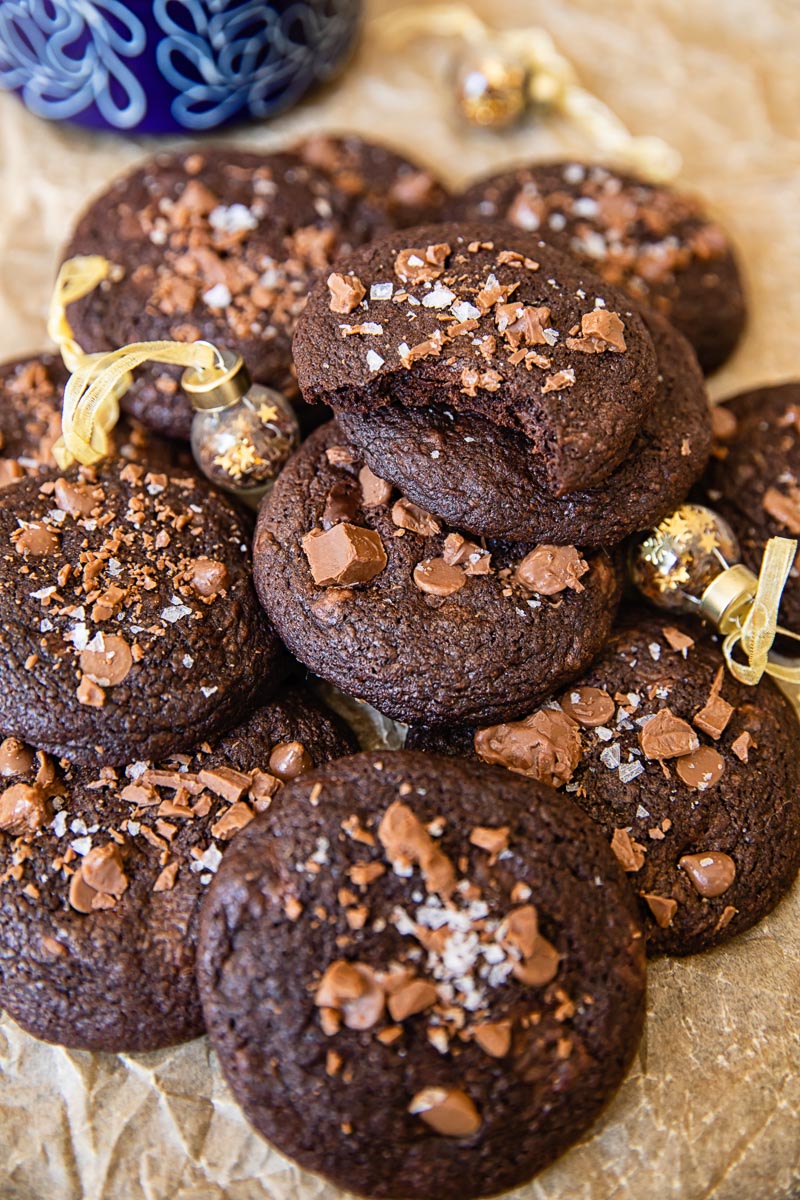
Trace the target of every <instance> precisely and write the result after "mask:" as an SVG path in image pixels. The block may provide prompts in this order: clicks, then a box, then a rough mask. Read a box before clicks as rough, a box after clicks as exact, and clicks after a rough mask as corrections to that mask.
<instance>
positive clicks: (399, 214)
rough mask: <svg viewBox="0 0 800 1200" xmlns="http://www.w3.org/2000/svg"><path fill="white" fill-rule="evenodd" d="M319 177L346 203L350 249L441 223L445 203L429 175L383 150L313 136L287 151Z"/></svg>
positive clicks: (349, 138) (353, 139)
mask: <svg viewBox="0 0 800 1200" xmlns="http://www.w3.org/2000/svg"><path fill="white" fill-rule="evenodd" d="M291 153H293V154H296V155H297V157H298V158H300V159H302V160H303V162H304V163H307V164H308V165H309V166H312V167H314V168H315V169H316V170H317V171H322V172H323V173H324V174H325V175H327V176H328V177H329V179H330V181H331V184H332V186H333V187H334V188H335V190H336V192H337V193H339V194H340V195H342V196H345V197H347V200H348V204H349V208H348V213H347V230H348V235H349V239H350V241H351V243H352V244H353V245H354V246H357V245H361V244H362V243H363V242H371V241H372V240H373V239H374V238H376V237H382V236H384V235H385V234H387V233H391V232H392V230H394V229H406V228H408V226H409V225H423V224H427V223H429V222H431V221H438V220H440V219H441V217H442V215H443V213H444V208H445V205H446V204H447V203H449V202H450V200H451V197H450V196H449V195H448V193H447V192H446V191H445V189H444V187H443V186H442V184H441V183H440V181H439V180H438V179H436V178H435V177H434V176H433V175H432V174H431V172H430V171H428V170H426V169H425V168H423V167H420V166H419V164H418V163H414V162H411V161H410V160H409V159H408V158H406V157H405V155H403V154H398V153H397V152H396V151H394V150H390V149H389V148H388V146H381V145H378V144H377V143H376V142H367V141H365V140H364V138H362V137H358V136H357V135H356V134H352V133H351V134H342V135H330V134H324V133H323V134H318V135H316V136H314V137H310V138H306V140H305V141H303V142H300V143H299V144H298V145H296V146H293V147H292V148H291Z"/></svg>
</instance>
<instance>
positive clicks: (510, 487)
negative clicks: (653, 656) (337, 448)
mask: <svg viewBox="0 0 800 1200" xmlns="http://www.w3.org/2000/svg"><path fill="white" fill-rule="evenodd" d="M643 316H644V319H645V322H646V323H647V325H648V328H649V329H650V332H651V334H652V337H653V343H654V345H655V347H656V352H657V354H658V362H659V367H660V376H659V391H658V395H657V397H656V400H655V402H654V404H653V407H652V409H651V411H650V412H649V413H648V415H647V416H646V417H645V420H644V423H643V425H642V429H641V432H640V433H639V434H638V435H637V436H636V437H635V438H634V440H633V443H632V445H631V448H630V450H629V452H628V456H627V458H625V459H624V461H623V462H622V463H621V464H620V466H618V467H617V469H616V470H615V471H613V472H612V473H611V475H609V477H608V479H606V481H605V482H604V483H603V484H601V486H600V487H598V488H593V489H591V490H589V491H583V492H571V493H570V494H569V495H568V496H564V497H562V498H561V499H555V498H554V497H553V496H551V495H549V493H548V492H547V490H546V489H545V488H544V487H542V482H541V471H540V470H537V466H536V463H535V460H532V458H531V455H530V453H529V448H528V443H526V441H525V439H524V438H523V437H521V436H520V435H519V434H515V433H512V432H511V431H510V430H507V429H500V428H498V427H497V426H495V425H492V423H491V422H490V421H487V420H485V419H484V418H481V417H470V416H463V415H459V416H456V415H455V414H454V413H451V412H449V411H448V410H443V409H438V408H437V409H434V408H431V409H419V410H413V411H412V410H410V409H401V408H399V407H397V406H392V407H391V408H381V409H378V410H377V411H376V412H373V413H355V412H348V413H342V414H341V415H340V417H339V424H340V426H341V428H342V430H343V431H344V433H345V435H346V436H347V437H348V438H349V439H350V440H351V441H352V442H354V443H355V444H356V445H357V446H359V447H360V449H361V451H362V453H363V455H364V458H365V460H366V462H367V463H368V464H369V466H370V468H371V469H372V470H373V471H374V472H375V473H376V474H378V475H380V476H382V477H383V478H384V479H389V480H391V481H392V483H394V484H395V485H396V486H397V487H399V488H401V489H402V491H403V492H404V493H405V495H406V496H408V497H409V498H410V499H411V500H413V501H415V503H417V504H421V505H422V506H423V507H424V508H427V509H430V511H431V512H435V513H436V514H437V515H438V516H440V517H442V518H444V520H446V521H448V522H450V524H453V525H456V526H458V527H459V528H461V529H465V530H467V531H468V532H469V533H471V534H476V535H478V536H485V537H506V538H512V539H514V540H520V541H522V540H536V541H548V542H555V543H569V542H578V543H579V544H581V545H584V546H603V545H606V546H608V545H612V544H614V543H616V542H619V541H621V540H622V539H623V538H625V537H627V536H628V534H630V533H633V532H634V530H637V529H647V528H649V526H651V525H654V524H656V523H657V522H658V521H660V520H661V518H662V517H665V516H666V515H667V514H668V513H670V512H672V510H673V509H674V508H675V507H676V506H677V505H678V504H680V503H681V501H682V500H684V499H685V497H686V495H687V494H688V492H689V489H690V488H691V486H692V484H693V483H694V482H695V481H696V480H697V478H698V477H699V475H700V474H701V472H702V471H703V468H704V467H705V465H706V462H707V461H708V455H709V450H710V446H711V421H710V414H709V408H708V401H707V399H706V394H705V389H704V387H703V378H702V375H701V374H700V370H699V368H698V366H697V360H696V358H695V356H694V352H693V350H692V348H691V346H689V344H688V342H687V341H686V340H685V339H684V338H683V337H681V335H680V334H679V333H677V332H676V330H675V329H673V327H672V326H671V325H669V324H668V323H667V322H666V321H665V320H664V319H663V318H662V317H658V316H656V315H655V314H654V313H648V314H644V313H643Z"/></svg>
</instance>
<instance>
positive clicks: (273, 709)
mask: <svg viewBox="0 0 800 1200" xmlns="http://www.w3.org/2000/svg"><path fill="white" fill-rule="evenodd" d="M354 749H355V742H354V739H353V737H352V735H351V734H350V733H349V731H347V730H346V729H345V728H344V726H342V724H341V722H339V721H338V720H337V719H336V718H335V717H334V716H333V715H332V714H331V713H329V712H328V711H327V710H326V709H324V708H323V707H322V706H321V705H320V704H318V703H317V702H316V701H315V700H313V699H312V698H311V697H310V696H308V695H307V694H305V693H304V692H303V691H301V690H300V689H299V688H294V689H292V690H291V691H288V692H286V693H285V694H284V695H283V696H282V697H281V698H280V699H278V700H275V701H273V702H272V703H271V704H269V705H267V706H266V707H264V708H260V709H257V710H256V711H255V712H254V713H253V715H252V716H251V717H249V718H248V720H247V721H246V722H245V723H244V724H243V725H240V726H238V727H237V728H236V729H234V730H233V731H232V732H231V733H229V734H227V735H226V736H225V737H223V738H222V739H221V740H219V741H218V742H217V743H216V745H215V746H214V747H213V748H212V747H211V746H209V745H207V744H205V745H204V746H203V747H202V748H200V749H199V750H196V751H195V752H194V753H193V754H191V755H179V756H178V757H177V758H175V759H174V760H172V761H167V762H164V763H160V764H158V765H157V766H155V767H153V766H152V765H151V764H149V763H146V762H137V763H133V764H131V765H129V766H128V767H126V768H125V770H124V771H123V770H120V771H114V770H112V769H111V768H105V769H96V770H92V769H91V768H86V769H83V770H82V769H80V768H75V767H72V766H70V765H69V764H68V763H67V762H66V760H64V761H63V762H62V764H61V765H60V766H57V765H55V764H53V763H52V762H51V760H49V759H47V757H46V756H45V755H43V754H41V753H40V754H38V755H37V756H36V757H34V754H33V751H31V750H29V749H28V748H27V747H26V746H24V745H23V744H22V743H21V742H16V741H15V740H14V739H8V740H6V741H5V742H3V743H2V745H0V775H2V776H4V778H3V779H2V792H0V877H1V878H2V879H3V887H2V892H0V1004H1V1005H2V1006H3V1008H4V1009H6V1011H7V1012H8V1013H10V1015H11V1016H12V1017H13V1018H14V1020H15V1021H17V1023H18V1024H20V1025H21V1026H22V1027H23V1028H24V1029H26V1030H27V1031H28V1032H29V1033H32V1034H34V1036H35V1037H40V1038H44V1039H45V1040H46V1041H49V1042H58V1043H60V1044H61V1045H66V1046H75V1047H79V1048H80V1049H84V1050H111V1051H125V1050H154V1049H157V1048H158V1047H159V1046H167V1045H170V1044H171V1043H173V1042H179V1041H184V1040H186V1039H187V1038H191V1037H197V1036H198V1034H200V1033H202V1031H203V1018H202V1013H201V1010H200V999H199V996H198V995H197V988H196V984H195V974H194V959H195V949H196V945H197V934H198V917H199V902H200V898H201V896H202V895H203V894H204V891H205V887H206V885H207V884H208V883H209V882H210V880H211V878H212V876H213V874H214V872H215V871H216V869H217V866H218V864H219V861H220V858H221V854H222V851H224V850H225V847H226V845H227V844H228V842H229V841H230V839H231V838H232V837H233V836H234V835H235V834H236V833H237V832H238V831H239V830H240V829H242V828H244V826H245V825H246V824H247V823H248V822H249V821H251V820H252V818H253V815H254V813H256V812H261V811H263V810H264V809H265V808H266V807H268V806H269V804H270V803H271V797H272V796H273V795H274V794H275V792H277V790H278V789H279V788H280V786H281V780H288V779H290V778H294V777H295V776H296V775H298V774H301V773H302V772H303V771H307V770H310V769H311V768H312V767H313V766H320V765H321V764H322V763H325V762H327V761H328V760H329V759H331V758H336V757H337V756H339V755H342V754H348V753H350V752H351V751H352V750H354Z"/></svg>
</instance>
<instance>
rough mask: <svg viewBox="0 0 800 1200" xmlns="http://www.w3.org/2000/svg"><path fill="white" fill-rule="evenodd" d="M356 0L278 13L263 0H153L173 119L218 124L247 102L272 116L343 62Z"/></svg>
mask: <svg viewBox="0 0 800 1200" xmlns="http://www.w3.org/2000/svg"><path fill="white" fill-rule="evenodd" d="M358 7H359V6H358V2H357V0H326V3H325V4H324V5H320V4H319V3H316V4H315V3H294V4H290V5H288V6H287V8H286V11H285V12H283V13H279V12H275V11H274V9H272V8H271V7H269V6H267V5H265V4H264V3H263V0H155V2H154V4H153V15H154V17H155V19H156V21H157V22H158V25H159V27H160V28H161V29H162V30H163V32H164V34H165V35H166V36H165V37H164V38H163V39H162V40H161V41H160V42H159V44H158V47H157V49H156V61H157V63H158V67H159V70H160V71H161V74H162V75H163V76H164V78H165V79H166V80H167V81H168V83H170V84H171V85H172V87H173V88H175V90H176V91H177V92H179V93H180V94H179V95H178V96H177V97H176V98H175V100H174V101H173V103H172V115H173V117H174V119H175V120H176V122H177V123H178V124H180V125H182V126H184V128H186V129H197V130H201V129H212V128H213V127H214V126H216V125H219V124H221V123H222V122H223V121H225V120H228V119H229V118H230V117H232V116H234V115H235V114H236V113H237V112H239V111H240V110H242V109H247V110H249V112H250V114H251V115H252V116H254V117H266V116H269V115H271V114H272V113H273V112H275V110H276V109H277V108H279V107H280V108H284V107H288V105H290V104H291V103H293V102H294V101H295V100H298V99H299V98H300V97H301V96H302V95H303V93H304V92H305V91H306V90H307V89H308V88H309V86H310V85H311V84H312V83H313V82H314V81H315V80H321V79H324V78H325V77H326V76H327V75H328V74H330V72H331V71H332V69H333V68H334V67H335V66H336V65H338V62H339V59H340V57H341V55H342V53H343V52H344V50H345V49H346V46H347V44H348V42H349V40H350V37H351V35H352V32H353V27H354V24H355V22H356V19H357V15H358ZM321 8H324V9H325V11H324V12H322V11H320V9H321ZM178 17H180V21H179V20H178V19H177V18H178ZM259 26H260V28H258V27H259Z"/></svg>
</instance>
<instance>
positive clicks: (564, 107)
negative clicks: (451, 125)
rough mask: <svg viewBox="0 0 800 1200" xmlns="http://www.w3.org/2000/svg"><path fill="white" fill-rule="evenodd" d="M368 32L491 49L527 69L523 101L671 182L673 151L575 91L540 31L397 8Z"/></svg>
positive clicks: (455, 10) (453, 9) (449, 7)
mask: <svg viewBox="0 0 800 1200" xmlns="http://www.w3.org/2000/svg"><path fill="white" fill-rule="evenodd" d="M372 28H373V29H374V30H375V31H376V32H377V34H378V36H379V38H381V39H382V40H383V41H385V42H387V43H392V44H394V45H403V44H405V43H406V42H408V41H410V40H411V39H412V38H415V37H418V36H420V35H422V34H425V35H427V36H428V37H461V38H463V39H464V41H466V42H468V43H469V44H470V45H472V46H473V47H477V48H479V49H481V50H483V49H488V52H489V53H491V50H492V48H493V47H494V48H496V49H497V50H498V51H499V52H502V53H503V54H505V55H507V56H508V58H509V60H510V61H512V62H513V61H517V62H519V63H520V64H521V65H524V66H525V67H526V68H527V70H528V74H529V84H528V98H529V100H530V101H531V102H533V103H536V104H541V105H544V106H546V107H547V108H548V109H550V111H551V112H555V113H560V114H561V115H562V116H564V117H565V118H566V119H567V120H568V121H571V122H572V124H573V125H575V126H576V127H577V128H578V129H580V130H581V131H582V132H583V133H585V134H586V135H587V136H588V137H589V138H590V139H591V141H592V142H593V143H594V144H595V145H596V147H597V149H598V150H599V151H600V153H601V154H602V155H605V156H607V157H608V158H613V159H614V160H616V161H617V162H619V163H620V164H621V165H624V166H628V167H630V168H631V169H632V170H633V171H635V172H636V173H637V174H639V175H642V176H644V177H645V178H647V179H650V180H652V181H653V182H656V183H666V182H668V181H669V180H670V179H674V177H675V176H676V175H677V174H678V172H679V171H680V169H681V156H680V154H679V153H678V152H677V150H674V149H673V148H672V147H671V146H669V145H668V144H667V143H666V142H665V141H663V140H662V139H661V138H657V137H635V136H634V135H633V134H632V133H631V132H630V130H629V129H628V128H627V127H626V126H625V125H624V124H623V122H622V121H621V120H620V119H619V117H618V116H617V115H616V114H615V113H614V112H613V111H612V110H611V109H610V108H609V107H608V105H607V104H605V103H604V102H603V101H602V100H600V99H599V98H598V97H597V96H595V95H593V94H592V93H591V92H589V91H588V90H587V89H586V88H584V87H581V85H580V83H579V82H578V77H577V75H576V73H575V69H574V67H573V66H572V63H570V62H569V60H568V59H566V58H565V57H564V56H563V54H561V53H560V52H559V50H558V49H557V47H556V44H555V42H554V41H553V39H552V38H551V37H550V34H549V33H547V32H546V31H545V30H544V29H539V28H530V29H508V30H497V29H490V28H489V27H488V26H487V25H485V24H484V22H483V21H481V19H480V17H478V16H477V14H476V13H474V12H473V11H472V10H471V9H469V8H467V7H466V6H465V5H463V4H436V5H422V4H413V5H408V4H406V5H400V6H399V7H398V8H396V9H395V10H393V11H392V12H389V13H387V14H386V15H385V16H383V17H379V18H378V19H377V20H376V21H374V22H373V24H372Z"/></svg>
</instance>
